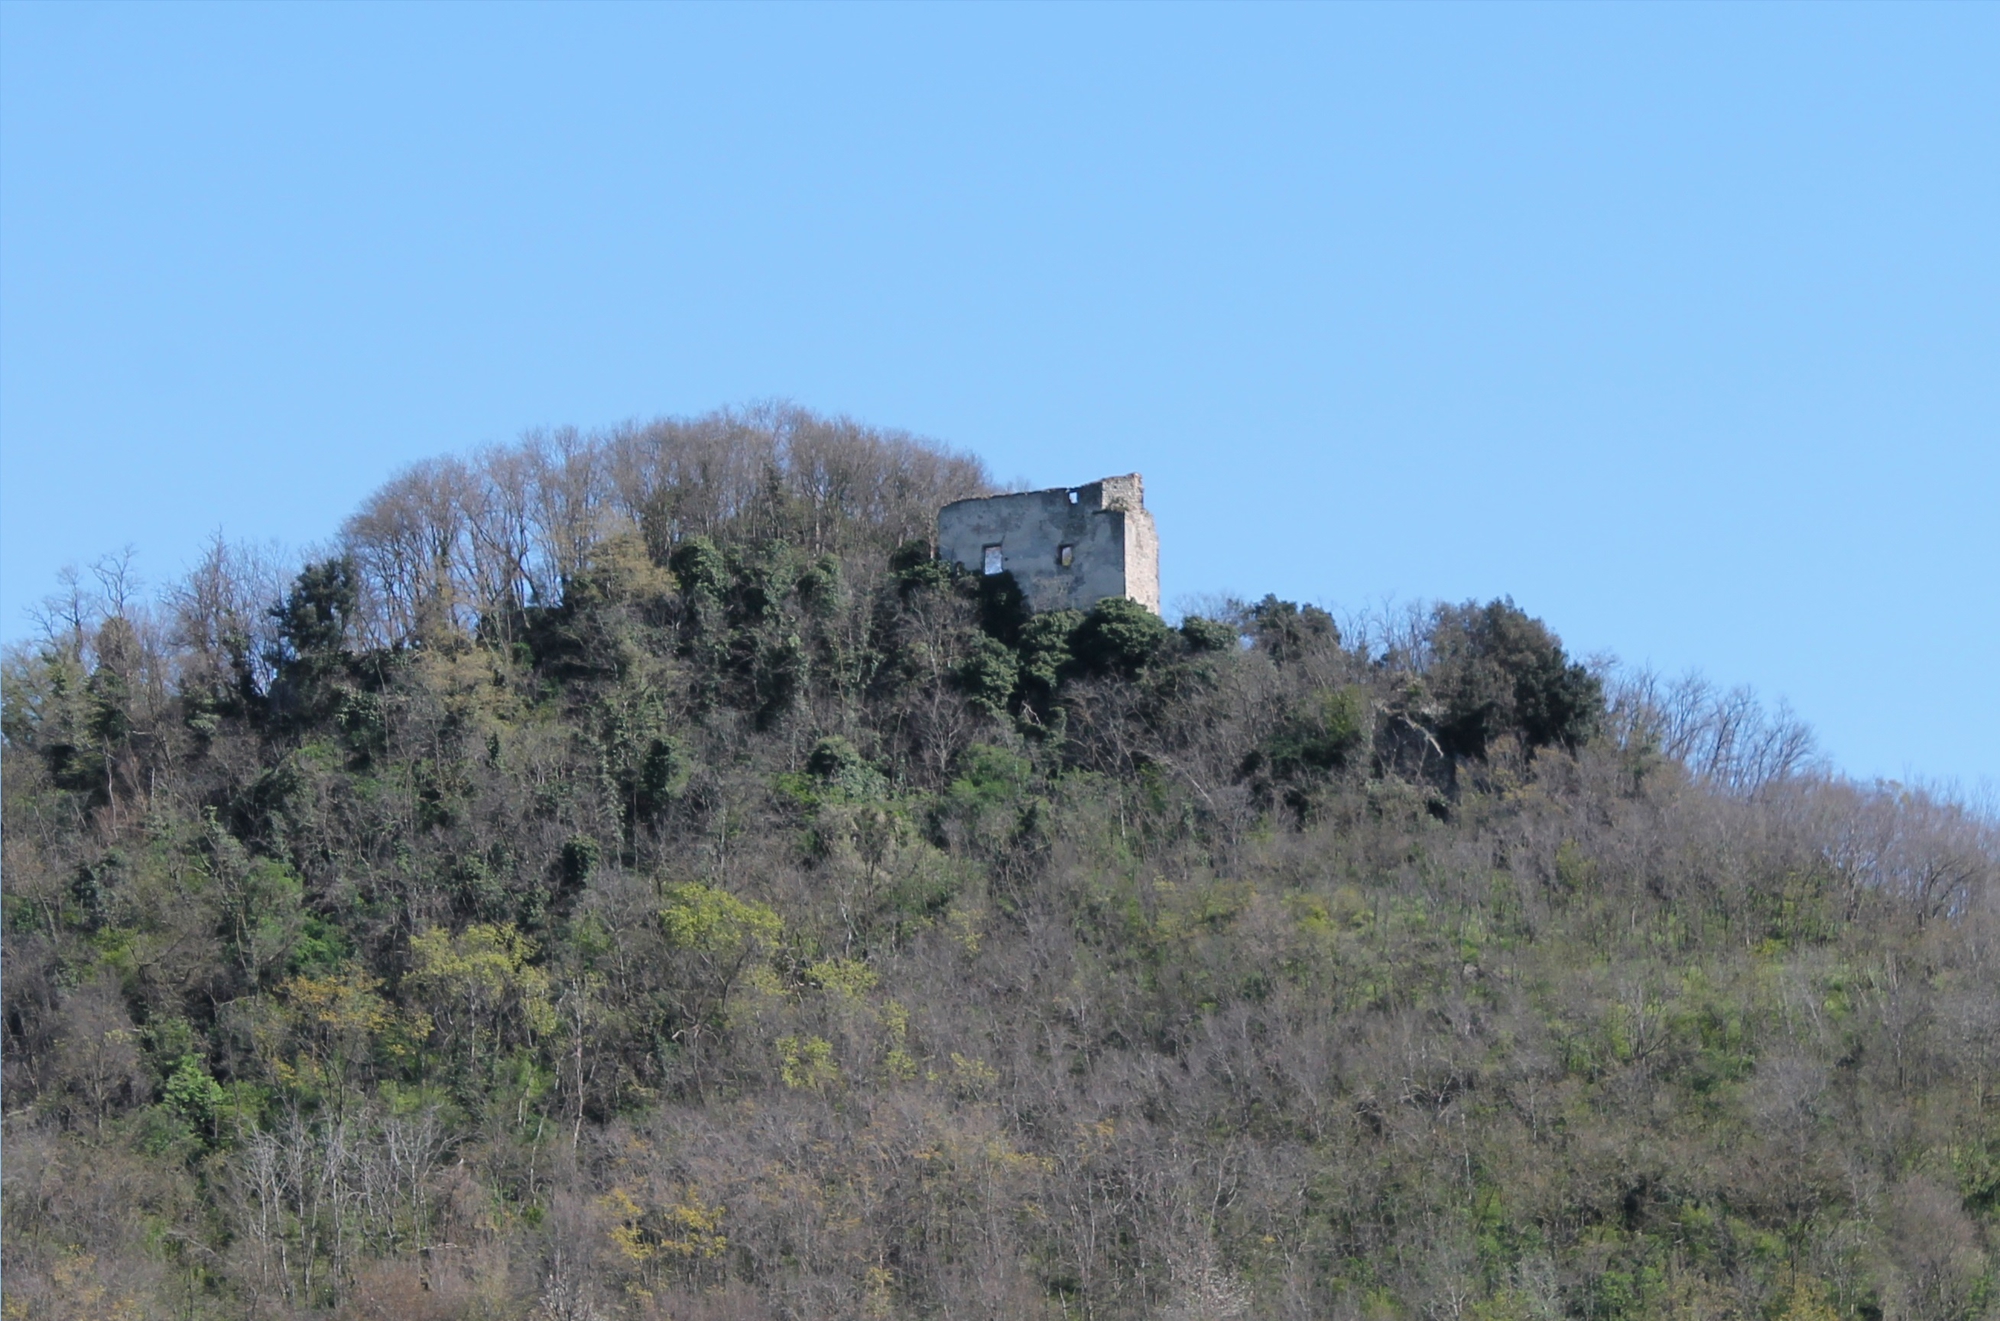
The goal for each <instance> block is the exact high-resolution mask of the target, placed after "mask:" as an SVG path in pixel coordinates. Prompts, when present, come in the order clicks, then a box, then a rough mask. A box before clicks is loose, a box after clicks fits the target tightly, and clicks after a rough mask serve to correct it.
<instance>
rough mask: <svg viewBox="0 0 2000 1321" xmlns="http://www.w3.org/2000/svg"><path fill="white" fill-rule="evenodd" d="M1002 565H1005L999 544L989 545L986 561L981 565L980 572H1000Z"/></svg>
mask: <svg viewBox="0 0 2000 1321" xmlns="http://www.w3.org/2000/svg"><path fill="white" fill-rule="evenodd" d="M1002 567H1004V566H1003V565H1002V563H1001V560H1000V548H999V547H998V546H988V547H987V548H986V559H985V563H984V565H983V566H982V567H981V569H980V572H981V573H985V574H995V573H998V572H1000V570H1001V568H1002Z"/></svg>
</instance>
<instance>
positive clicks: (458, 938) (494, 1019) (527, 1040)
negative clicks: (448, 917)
mask: <svg viewBox="0 0 2000 1321" xmlns="http://www.w3.org/2000/svg"><path fill="white" fill-rule="evenodd" d="M534 953H535V946H534V943H533V942H532V941H530V940H529V939H528V938H527V937H526V936H524V935H522V934H521V933H520V932H519V931H518V930H516V929H515V927H514V924H513V923H511V922H501V923H486V922H481V923H475V924H474V925H472V926H469V927H467V928H466V929H465V930H464V931H461V932H459V933H457V934H456V935H454V934H452V933H451V932H449V931H447V930H445V929H444V928H443V927H433V928H431V929H430V930H429V931H424V932H419V933H418V934H417V935H416V936H415V937H414V938H412V939H411V941H410V962H411V965H412V967H411V970H410V973H409V975H408V976H407V977H405V978H404V979H403V986H404V989H405V990H406V991H407V992H408V993H410V994H411V995H412V996H413V997H415V998H416V999H418V1000H421V1001H422V1002H423V1003H424V1004H425V1005H426V1006H427V1007H428V1008H429V1010H430V1012H431V1016H432V1018H433V1019H434V1020H435V1021H436V1023H437V1027H438V1030H439V1032H440V1033H441V1034H442V1035H443V1037H444V1038H445V1041H446V1044H447V1048H450V1049H462V1050H464V1051H466V1052H467V1058H468V1060H469V1061H471V1062H475V1063H476V1062H477V1060H478V1058H479V1054H480V1047H481V1044H482V1043H483V1042H490V1043H493V1044H494V1045H499V1046H512V1045H526V1044H531V1043H532V1042H533V1041H534V1039H535V1038H537V1037H542V1036H546V1035H548V1034H549V1033H550V1032H552V1031H554V1030H555V1026H556V1011H555V1006H554V1004H553V1003H552V1002H551V1000H550V996H549V975H548V973H547V972H545V971H543V970H542V969H540V968H538V967H535V966H534V965H533V964H531V963H530V962H529V960H530V959H531V958H532V957H533V956H534Z"/></svg>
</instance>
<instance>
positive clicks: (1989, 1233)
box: [0, 408, 2000, 1321]
mask: <svg viewBox="0 0 2000 1321" xmlns="http://www.w3.org/2000/svg"><path fill="white" fill-rule="evenodd" d="M991 489H993V488H992V484H991V482H990V480H989V478H988V475H987V473H986V472H985V470H984V468H983V467H982V465H981V464H979V463H978V462H977V461H976V460H974V459H971V458H969V457H966V456H963V455H959V454H955V453H952V452H950V451H948V450H946V449H944V448H942V447H939V446H937V445H934V444H931V443H928V442H925V441H922V440H919V439H916V438H912V437H909V436H904V435H900V434H894V433H884V432H879V431H875V430H871V429H868V428H865V427H861V426H858V425H855V424H851V423H847V422H844V421H838V420H829V419H824V418H819V417H815V416H813V415H810V414H807V413H804V412H800V411H796V410H791V409H785V408H768V409H761V410H750V411H746V412H733V413H722V414H717V415H713V416H710V417H705V418H699V419H694V420H688V421H670V422H662V423H657V424H653V425H648V426H633V427H628V428H625V429H621V430H616V431H612V432H606V433H596V434H580V433H575V432H552V433H547V434H537V435H532V436H530V437H528V438H527V439H526V440H524V441H523V442H522V443H520V444H518V445H513V446H508V447H502V448H498V449H494V450H491V451H488V452H484V453H481V454H479V455H476V456H473V457H470V458H467V459H463V460H458V459H452V460H439V461H433V462H430V463H426V464H423V465H420V466H418V467H416V468H414V469H412V470H410V471H408V472H406V473H404V474H403V475H401V476H399V477H397V478H396V479H395V480H393V481H392V482H390V483H389V484H388V485H387V486H385V487H383V488H382V489H381V490H380V491H379V492H378V493H377V494H376V495H375V496H373V497H372V498H371V499H370V500H369V501H368V502H367V503H366V504H365V505H364V507H362V508H361V509H360V510H359V511H358V512H357V513H355V514H354V515H353V517H352V518H351V519H350V520H349V521H348V522H347V524H346V525H345V526H344V528H343V529H342V531H341V534H340V536H339V537H338V539H337V541H335V542H333V543H330V544H329V545H327V546H325V547H322V548H321V549H320V550H319V551H318V552H316V553H314V554H312V555H311V556H309V557H307V558H306V559H305V560H304V561H303V562H300V563H295V564H291V565H288V566H282V567H281V566H280V565H278V564H277V563H276V562H275V561H274V560H273V559H272V558H271V557H269V556H266V555H260V554H258V553H256V552H255V551H254V550H253V549H251V548H246V547H243V546H237V545H231V544H228V543H225V542H223V541H221V540H219V539H218V540H217V541H216V542H215V544H214V545H213V546H212V547H211V549H210V551H209V553H208V554H207V556H206V557H205V558H204V559H203V560H202V561H201V562H200V563H199V564H198V565H196V566H195V567H194V568H193V569H192V570H191V571H190V572H189V573H188V574H187V576H186V577H185V578H184V579H182V580H181V581H178V582H175V583H172V584H168V585H165V586H163V587H162V588H160V589H159V590H157V591H151V592H147V591H142V590H140V588H139V586H138V585H137V584H136V582H135V581H134V579H133V576H132V574H131V572H130V565H129V562H128V561H126V560H124V559H117V558H114V559H110V560H106V561H104V562H102V563H100V564H99V565H98V566H97V568H96V570H95V571H94V572H88V571H87V572H85V573H83V574H80V575H76V576H73V577H71V578H69V579H67V580H66V581H65V582H64V584H63V585H62V590H61V591H60V592H59V593H58V595H57V596H55V597H52V598H51V599H50V601H49V603H48V605H47V607H46V610H45V611H44V613H43V616H42V620H41V622H42V629H41V636H40V638H39V640H37V641H36V642H35V643H33V644H32V645H27V646H24V647H18V648H15V649H14V650H13V651H11V652H10V653H9V654H8V655H7V657H6V661H5V674H4V680H5V686H4V813H5V815H4V850H5V852H4V897H5V903H4V920H5V947H4V957H5V964H4V1001H5V1003H4V1051H5V1054H4V1062H5V1073H4V1105H5V1148H4V1253H5V1255H4V1284H5V1296H4V1303H0V1314H4V1316H5V1317H6V1318H9V1319H10V1321H11V1319H12V1318H29V1317H48V1318H121V1319H124V1318H141V1317H161V1318H168V1317H181V1318H190V1319H191V1321H192V1319H194V1318H271V1319H273V1321H275V1319H278V1318H304V1317H322V1316H323V1317H340V1318H356V1319H359V1318H397V1319H403V1318H408V1319H411V1321H427V1319H429V1321H445V1319H446V1318H463V1319H466V1321H471V1319H472V1318H521V1319H523V1321H525V1319H527V1318H535V1319H537V1321H582V1319H584V1318H604V1319H605V1321H610V1319H611V1318H635V1319H637V1318H669V1317H671V1318H684V1319H686V1321H697V1319H701V1318H707V1319H709V1321H722V1319H724V1318H742V1319H745V1321H747V1319H750V1318H801V1319H805V1318H810V1319H819V1318H863V1317H873V1318H891V1317H950V1318H975V1317H979V1318H1049V1319H1051V1321H1053V1319H1055V1318H1096V1319H1099V1321H1113V1319H1115V1318H1154V1317H1157V1318H1182V1319H1186V1321H1193V1319H1195V1318H1234V1317H1243V1318H1253V1317H1254V1318H1267V1317H1268V1318H1318V1317H1336V1318H1355V1319H1356V1321H1361V1319H1366V1321H1403V1319H1406V1318H1407V1319H1408V1321H1419V1319H1421V1321H1555V1319H1556V1318H1574V1319H1575V1321H1627V1319H1632V1321H1636V1319H1638V1318H1689V1319H1690V1321H1696V1319H1701V1321H1705V1319H1708V1318H1716V1319H1718V1321H1720V1319H1722V1318H1735V1319H1740V1321H1836V1319H1840V1318H1856V1319H1857V1321H1905V1319H1909V1321H1917V1319H1919V1318H1923V1319H1933V1318H1934V1319H1936V1321H1977V1319H1979V1318H1990V1317H1992V1316H1995V1315H1996V1314H2000V1272H1996V1261H2000V1074H1996V1067H1997V1066H2000V829H1996V823H1995V821H1994V819H1993V817H1992V816H1991V814H1990V812H1989V811H1980V810H1974V809H1973V808H1969V807H1967V806H1966V805H1964V804H1963V803H1960V802H1958V801H1955V800H1954V799H1952V798H1951V797H1949V796H1948V795H1940V794H1934V793H1927V792H1925V791H1922V790H1919V789H1913V788H1910V787H1907V786H1898V785H1863V784H1857V783H1853V782H1851V781H1848V780H1846V779H1843V778H1842V777H1840V776H1838V775H1837V774H1834V773H1832V772H1830V771H1828V770H1827V769H1825V768H1824V767H1823V766H1821V765H1820V764H1819V763H1818V762H1817V761H1816V760H1815V758H1814V755H1813V748H1812V740H1811V736H1810V734H1809V732H1808V731H1807V730H1805V729H1804V728H1803V727H1802V726H1800V725H1799V724H1798V723H1797V722H1795V721H1793V720H1792V719H1790V718H1789V717H1788V716H1786V715H1785V714H1783V713H1782V712H1779V713H1771V712H1767V711H1765V710H1764V709H1763V708H1761V707H1760V706H1759V705H1758V704H1757V703H1756V702H1755V701H1754V700H1753V699H1751V698H1750V697H1748V696H1747V695H1746V694H1744V693H1741V692H1735V693H1731V692H1724V691H1721V690H1718V689H1715V688H1711V687H1710V686H1708V685H1706V684H1704V683H1703V682H1701V681H1700V680H1698V679H1686V680H1681V681H1673V682H1670V681H1665V680H1661V679H1659V678H1657V677H1654V676H1649V675H1645V674H1635V673H1630V672H1625V671H1621V670H1619V669H1618V668H1617V667H1615V666H1613V665H1610V664H1608V663H1603V662H1592V663H1589V664H1585V663H1582V662H1580V661H1579V660H1578V659H1577V658H1574V657H1572V656H1570V655H1569V654H1567V653H1566V652H1565V650H1564V648H1563V646H1562V645H1561V642H1560V641H1559V639H1558V638H1557V636H1556V635H1555V634H1554V633H1553V632H1552V631H1551V630H1550V629H1549V628H1548V627H1547V626H1545V625H1544V624H1543V623H1542V622H1541V621H1539V620H1537V619H1535V618H1533V617H1531V616H1530V615H1528V614H1527V613H1525V612H1523V611H1522V610H1520V609H1518V608H1516V606H1515V605H1514V604H1513V603H1512V602H1510V601H1505V600H1502V601H1495V602H1490V603H1486V604H1478V603H1467V604H1463V605H1449V604H1447V605H1436V606H1430V607H1425V608H1422V609H1414V610H1409V611H1405V612H1402V613H1400V614H1377V615H1373V616H1368V615H1360V616H1357V617H1355V618H1352V619H1349V618H1340V619H1336V618H1335V617H1334V616H1332V615H1331V614H1329V613H1327V612H1326V611H1324V610H1321V609H1318V608H1315V607H1312V606H1307V605H1298V604H1293V603H1288V602H1285V601H1280V600H1277V599H1274V598H1270V597H1266V598H1264V599H1263V600H1261V601H1257V602H1245V601H1223V602H1217V603H1214V604H1213V605H1212V606H1210V607H1207V608H1205V609H1204V610H1203V611H1201V612H1200V613H1198V614H1192V615H1190V616H1188V617H1187V618H1185V619H1184V620H1181V621H1180V622H1179V623H1178V626H1169V624H1168V623H1167V622H1165V621H1162V620H1161V619H1159V618H1157V617H1155V616H1154V615H1152V614H1150V613H1148V612H1146V611H1145V610H1143V609H1141V608H1139V607H1137V606H1134V605H1132V604H1131V603H1129V602H1125V601H1117V600H1114V601H1106V602H1102V603H1100V604H1099V605H1098V606H1096V607H1095V608H1093V609H1092V610H1090V611H1089V612H1087V613H1078V612H1067V611H1065V612H1055V613H1050V614H1042V615H1032V616H1031V615H1028V614H1027V613H1026V612H1024V611H1023V609H1022V607H1021V603H1020V599H1019V593H1018V591H1016V590H1014V589H1013V588H1012V584H1011V580H1009V579H1008V578H1007V577H1006V576H1005V575H1001V576H999V577H995V578H976V577H967V576H965V575H964V574H962V573H960V572H959V571H957V570H955V569H954V568H952V567H950V566H947V565H944V564H941V563H939V562H937V561H936V560H935V559H934V558H933V556H932V552H931V548H930V544H929V541H928V538H929V537H930V536H931V534H932V529H933V523H934V516H935V512H936V510H937V508H938V506H939V505H941V504H943V503H945V502H946V501H949V500H952V499H957V498H960V497H963V496H967V495H973V494H979V493H981V492H984V491H989V490H991ZM1167 531H1168V534H1169V536H1171V529H1168V530H1167ZM1961 700H1980V699H1977V698H1976V697H1975V696H1971V695H1966V696H1963V697H1962V699H1961Z"/></svg>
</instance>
